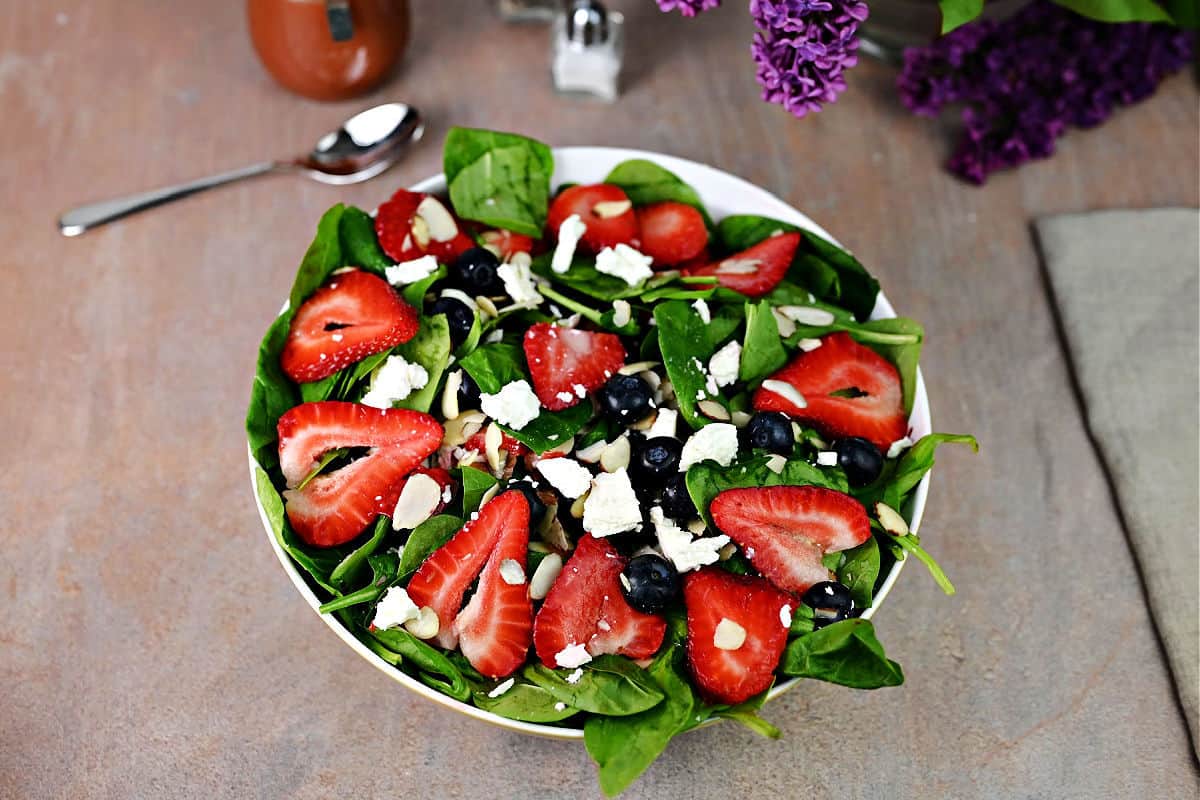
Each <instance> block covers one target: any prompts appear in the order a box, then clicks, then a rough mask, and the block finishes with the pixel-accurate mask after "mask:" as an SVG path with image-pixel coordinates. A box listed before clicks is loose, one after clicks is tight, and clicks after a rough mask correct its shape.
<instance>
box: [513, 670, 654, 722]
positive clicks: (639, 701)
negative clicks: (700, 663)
mask: <svg viewBox="0 0 1200 800" xmlns="http://www.w3.org/2000/svg"><path fill="white" fill-rule="evenodd" d="M581 669H582V671H583V672H582V675H580V677H579V679H578V681H576V682H575V683H571V682H569V681H568V680H567V677H568V676H570V675H571V674H572V673H573V670H568V669H558V670H555V669H550V668H549V667H547V666H545V665H543V664H530V665H528V666H526V667H525V669H524V671H523V672H522V675H523V676H524V677H525V679H526V680H528V681H530V682H531V683H534V684H536V685H538V686H540V687H542V688H543V689H545V690H546V691H547V692H549V693H550V694H551V695H553V696H554V698H555V699H556V700H558V701H559V702H563V703H566V704H567V705H569V706H572V707H574V708H577V709H579V710H580V711H590V712H592V713H593V714H605V715H608V716H613V717H624V716H628V715H630V714H636V713H638V712H639V711H645V710H646V709H648V708H653V707H654V706H656V705H658V704H659V703H661V702H662V700H663V696H664V695H663V693H662V691H661V690H660V689H659V688H658V684H657V683H656V682H655V681H654V679H653V678H652V677H650V675H649V674H648V673H647V672H646V671H645V670H644V669H642V668H641V667H639V666H638V665H637V664H635V663H633V662H632V661H630V660H629V659H628V658H623V657H622V656H610V655H603V656H596V657H595V658H593V659H592V660H591V661H589V662H588V663H587V664H586V665H584V666H583V667H581Z"/></svg>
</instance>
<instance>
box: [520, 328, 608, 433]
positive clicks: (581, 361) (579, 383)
mask: <svg viewBox="0 0 1200 800" xmlns="http://www.w3.org/2000/svg"><path fill="white" fill-rule="evenodd" d="M524 347H525V361H526V362H527V363H528V364H529V374H530V376H531V377H532V378H533V391H534V393H535V394H537V396H538V400H539V401H541V404H542V405H543V406H544V407H546V408H548V409H549V410H551V411H560V410H562V409H564V408H570V407H571V406H574V405H577V404H578V403H579V402H580V401H582V400H584V399H585V398H586V397H587V395H589V394H591V393H592V392H594V391H595V390H597V389H599V388H600V387H601V386H603V385H604V382H605V381H607V380H608V379H609V378H610V377H612V375H613V374H614V373H615V372H616V371H617V370H619V369H620V368H621V367H622V366H624V365H625V347H624V345H622V344H621V339H620V337H618V336H617V335H616V334H613V333H598V332H595V331H584V330H578V329H576V328H565V327H563V326H561V325H555V324H553V323H550V322H539V323H537V324H536V325H532V326H530V328H529V330H527V331H526V332H525V342H524Z"/></svg>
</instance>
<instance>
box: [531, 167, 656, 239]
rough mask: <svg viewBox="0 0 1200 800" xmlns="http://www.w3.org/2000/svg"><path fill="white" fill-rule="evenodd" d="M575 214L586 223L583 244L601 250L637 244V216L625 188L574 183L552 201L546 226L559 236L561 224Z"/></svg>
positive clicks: (550, 231) (553, 234) (551, 233)
mask: <svg viewBox="0 0 1200 800" xmlns="http://www.w3.org/2000/svg"><path fill="white" fill-rule="evenodd" d="M572 214H578V215H579V218H580V220H582V221H583V224H584V225H586V226H587V230H586V231H585V232H584V234H583V237H582V238H581V239H580V242H581V244H582V245H583V247H584V248H585V249H587V250H589V251H591V252H593V253H599V252H600V251H601V250H603V249H604V248H606V247H616V246H617V245H619V244H629V245H632V244H635V243H636V242H637V238H638V222H637V216H636V215H634V213H633V203H631V202H630V200H629V196H628V195H626V194H625V190H624V189H622V188H621V187H619V186H613V185H612V184H611V183H597V184H593V185H591V186H572V187H570V188H569V189H564V190H563V191H562V192H560V193H559V195H558V197H556V198H554V200H553V201H552V202H551V203H550V211H549V213H548V214H547V215H546V228H547V229H548V231H549V233H550V235H551V236H555V237H556V236H558V229H559V226H561V225H562V223H563V220H565V219H566V218H567V217H569V216H571V215H572Z"/></svg>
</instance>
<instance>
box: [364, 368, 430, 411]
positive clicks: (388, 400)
mask: <svg viewBox="0 0 1200 800" xmlns="http://www.w3.org/2000/svg"><path fill="white" fill-rule="evenodd" d="M427 383H429V373H428V372H426V371H425V368H424V367H422V366H421V365H420V364H413V363H410V362H409V361H406V360H405V358H404V356H388V358H387V361H385V362H383V364H381V365H380V366H379V367H378V368H377V369H376V370H375V372H373V373H372V374H371V388H370V390H369V391H368V392H367V393H366V394H365V395H363V399H362V400H361V401H360V402H361V403H362V404H363V405H365V406H374V407H375V408H391V407H392V404H393V403H394V402H396V401H397V400H403V399H404V398H406V397H408V396H409V395H410V394H412V393H413V392H415V391H418V390H420V389H423V388H425V384H427Z"/></svg>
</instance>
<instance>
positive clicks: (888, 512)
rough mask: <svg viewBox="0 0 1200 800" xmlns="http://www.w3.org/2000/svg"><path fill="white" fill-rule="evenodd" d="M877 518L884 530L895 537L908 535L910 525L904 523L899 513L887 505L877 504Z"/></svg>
mask: <svg viewBox="0 0 1200 800" xmlns="http://www.w3.org/2000/svg"><path fill="white" fill-rule="evenodd" d="M875 517H876V518H877V519H878V520H879V524H880V525H882V526H883V529H884V530H885V531H887V532H888V533H890V534H892V535H893V536H907V535H908V523H907V522H905V521H904V517H902V516H900V512H899V511H897V510H896V509H894V508H892V507H891V506H889V505H888V504H887V503H876V504H875Z"/></svg>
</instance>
